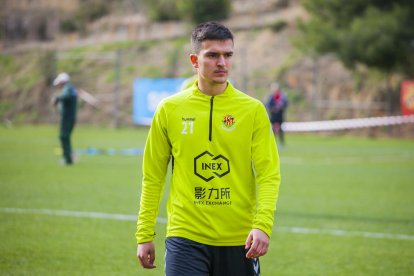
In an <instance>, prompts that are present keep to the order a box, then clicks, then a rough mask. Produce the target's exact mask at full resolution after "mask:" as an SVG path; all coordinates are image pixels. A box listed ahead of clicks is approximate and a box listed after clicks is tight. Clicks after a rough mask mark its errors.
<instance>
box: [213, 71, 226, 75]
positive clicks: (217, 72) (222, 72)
mask: <svg viewBox="0 0 414 276" xmlns="http://www.w3.org/2000/svg"><path fill="white" fill-rule="evenodd" d="M214 73H216V74H227V70H216V71H214Z"/></svg>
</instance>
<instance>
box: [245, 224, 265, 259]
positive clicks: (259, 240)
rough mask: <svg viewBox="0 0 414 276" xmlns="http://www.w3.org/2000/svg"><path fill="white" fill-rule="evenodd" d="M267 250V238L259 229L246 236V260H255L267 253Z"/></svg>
mask: <svg viewBox="0 0 414 276" xmlns="http://www.w3.org/2000/svg"><path fill="white" fill-rule="evenodd" d="M268 248H269V236H268V235H266V233H265V232H263V231H262V230H260V229H253V230H252V231H250V233H249V236H247V240H246V245H245V249H246V250H249V251H247V253H246V258H249V259H255V258H258V257H260V256H263V255H265V254H266V253H267V249H268Z"/></svg>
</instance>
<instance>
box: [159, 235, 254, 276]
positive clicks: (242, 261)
mask: <svg viewBox="0 0 414 276" xmlns="http://www.w3.org/2000/svg"><path fill="white" fill-rule="evenodd" d="M165 275H166V276H258V275H260V265H259V259H258V258H256V259H248V258H246V250H245V249H244V245H241V246H212V245H205V244H201V243H197V242H194V241H191V240H188V239H185V238H180V237H171V238H167V239H166V241H165Z"/></svg>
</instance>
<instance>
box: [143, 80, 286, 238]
mask: <svg viewBox="0 0 414 276" xmlns="http://www.w3.org/2000/svg"><path fill="white" fill-rule="evenodd" d="M170 159H171V160H172V168H173V171H172V180H171V184H170V185H171V186H170V194H169V198H168V204H167V211H168V224H167V237H183V238H187V239H190V240H193V241H196V242H199V243H203V244H208V245H215V246H236V245H243V244H244V243H245V241H246V238H247V236H248V234H249V232H250V231H251V230H252V229H253V228H258V229H261V230H262V231H264V232H265V233H266V234H267V235H268V236H270V235H271V232H272V226H273V219H274V211H275V209H276V201H277V198H278V190H279V184H280V172H279V156H278V152H277V148H276V142H275V138H274V135H273V132H272V130H271V127H270V123H269V119H268V116H267V113H266V109H265V107H264V106H263V104H262V103H261V102H260V101H258V100H256V99H254V98H252V97H250V96H248V95H246V94H244V93H242V92H240V91H239V90H237V89H235V88H234V87H233V86H232V85H231V84H230V83H229V82H228V85H227V88H226V90H225V91H224V92H223V93H222V94H220V95H217V96H207V95H205V94H203V93H202V92H201V91H200V90H199V89H198V88H197V82H196V83H195V84H194V85H193V86H191V87H190V88H188V89H187V90H184V91H182V92H180V93H178V94H175V95H173V96H170V97H168V98H166V99H164V100H163V101H162V102H161V103H160V104H159V106H158V108H157V111H156V112H155V115H154V118H153V121H152V125H151V129H150V131H149V134H148V138H147V143H146V146H145V150H144V157H143V182H142V194H141V208H140V210H139V216H138V222H137V232H136V238H137V241H138V243H143V242H149V241H152V240H153V239H154V235H155V233H154V226H155V223H156V218H157V214H158V207H159V204H160V200H161V196H162V192H163V188H164V183H165V175H166V171H167V167H168V163H169V161H170ZM256 184H257V189H256ZM256 193H257V197H256ZM256 198H257V200H256Z"/></svg>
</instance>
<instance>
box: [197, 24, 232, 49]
mask: <svg viewBox="0 0 414 276" xmlns="http://www.w3.org/2000/svg"><path fill="white" fill-rule="evenodd" d="M227 39H231V41H233V34H232V33H231V31H230V30H229V29H228V28H227V27H225V26H224V25H222V24H220V23H218V22H214V21H209V22H205V23H201V24H199V25H198V26H197V27H196V28H195V29H194V31H193V33H192V34H191V50H192V51H193V53H196V54H198V53H199V52H200V49H201V43H202V42H203V41H205V40H227Z"/></svg>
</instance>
